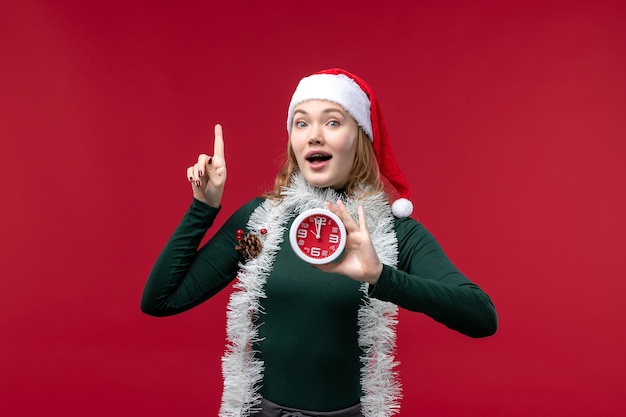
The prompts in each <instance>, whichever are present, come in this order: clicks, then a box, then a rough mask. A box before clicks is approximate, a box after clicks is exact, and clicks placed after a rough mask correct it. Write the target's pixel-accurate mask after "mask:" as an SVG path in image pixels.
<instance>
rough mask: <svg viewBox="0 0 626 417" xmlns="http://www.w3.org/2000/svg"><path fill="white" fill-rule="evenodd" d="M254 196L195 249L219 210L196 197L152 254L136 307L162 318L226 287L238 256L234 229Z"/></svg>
mask: <svg viewBox="0 0 626 417" xmlns="http://www.w3.org/2000/svg"><path fill="white" fill-rule="evenodd" d="M260 201H261V200H260V199H255V200H253V201H251V202H250V203H248V204H246V205H245V206H243V207H242V208H241V209H239V210H238V211H237V212H236V213H235V214H233V215H232V216H231V217H230V218H229V219H228V220H227V221H226V223H224V225H223V226H222V227H221V228H220V230H219V231H218V232H217V233H216V234H215V236H213V237H212V238H211V239H210V240H209V242H208V243H207V244H206V245H204V246H203V247H202V248H201V249H200V250H199V251H198V250H197V248H198V245H199V244H200V242H201V240H202V238H203V237H204V235H205V233H206V231H207V230H208V228H209V227H210V226H211V225H212V224H213V221H214V219H215V216H216V215H217V213H218V211H219V209H215V208H213V207H211V206H209V205H207V204H204V203H202V202H200V201H198V200H196V199H194V201H193V203H192V204H191V206H190V207H189V210H188V211H187V213H186V214H185V216H184V217H183V219H182V221H181V222H180V224H179V225H178V227H177V228H176V230H175V231H174V233H173V234H172V236H171V237H170V239H169V241H168V242H167V244H166V245H165V248H164V249H163V251H162V252H161V254H160V255H159V257H158V258H157V260H156V262H155V264H154V267H153V268H152V271H151V273H150V276H149V277H148V281H147V283H146V286H145V288H144V292H143V297H142V299H141V310H142V311H143V312H144V313H146V314H149V315H152V316H168V315H173V314H177V313H181V312H183V311H186V310H189V309H190V308H192V307H195V306H197V305H198V304H201V303H202V302H204V301H206V300H208V299H209V298H210V297H212V296H213V295H215V294H217V293H218V292H219V291H220V290H222V289H223V288H224V287H226V286H227V285H228V284H229V283H230V282H231V281H232V280H233V279H234V278H235V276H236V274H237V271H238V269H239V262H240V261H241V256H240V254H239V252H237V251H236V250H235V245H236V243H237V241H236V230H237V229H238V228H245V226H246V223H247V221H248V218H249V217H250V213H251V212H252V211H253V210H254V208H256V206H257V205H258V204H259V202H260Z"/></svg>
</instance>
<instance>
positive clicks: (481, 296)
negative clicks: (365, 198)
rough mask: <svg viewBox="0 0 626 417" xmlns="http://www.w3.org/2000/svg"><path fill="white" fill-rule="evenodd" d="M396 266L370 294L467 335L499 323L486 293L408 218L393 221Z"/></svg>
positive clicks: (491, 331) (485, 331)
mask: <svg viewBox="0 0 626 417" xmlns="http://www.w3.org/2000/svg"><path fill="white" fill-rule="evenodd" d="M396 230H397V233H398V246H399V265H398V270H394V269H393V268H391V267H389V266H387V265H385V266H384V267H383V271H382V273H381V275H380V277H379V279H378V282H377V283H376V285H375V286H373V287H371V289H370V296H372V297H375V298H378V299H380V300H383V301H389V302H392V303H394V304H397V305H398V306H400V307H402V308H405V309H407V310H411V311H416V312H421V313H424V314H426V315H428V316H430V317H432V318H433V319H435V320H437V321H438V322H440V323H443V324H445V325H446V326H448V327H449V328H451V329H453V330H456V331H459V332H461V333H463V334H465V335H467V336H471V337H485V336H490V335H493V334H494V333H495V332H496V329H497V327H498V318H497V314H496V310H495V308H494V306H493V303H492V302H491V299H490V298H489V296H488V295H487V294H486V293H485V292H483V291H482V290H481V289H480V288H479V287H478V286H477V285H476V284H474V283H472V282H471V281H470V280H468V279H467V278H466V277H465V276H464V275H463V274H461V272H459V270H458V269H457V268H456V267H455V266H454V265H453V264H452V263H451V262H450V260H449V259H448V258H447V256H446V255H445V253H444V252H443V250H442V249H441V247H440V246H439V244H438V243H437V241H436V240H435V238H434V237H433V236H432V235H431V234H430V233H429V232H428V231H427V230H426V229H425V228H424V227H423V226H422V225H421V224H419V223H417V222H416V221H415V220H413V219H411V218H405V219H399V220H397V221H396Z"/></svg>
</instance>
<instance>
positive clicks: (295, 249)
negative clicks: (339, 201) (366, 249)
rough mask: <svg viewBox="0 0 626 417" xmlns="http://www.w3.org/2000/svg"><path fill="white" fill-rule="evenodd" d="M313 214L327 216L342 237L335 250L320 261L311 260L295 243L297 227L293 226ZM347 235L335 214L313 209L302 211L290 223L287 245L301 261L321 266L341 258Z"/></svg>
mask: <svg viewBox="0 0 626 417" xmlns="http://www.w3.org/2000/svg"><path fill="white" fill-rule="evenodd" d="M315 214H322V215H324V216H328V217H330V218H332V219H333V220H334V221H335V223H337V225H338V226H339V232H340V234H341V236H342V238H341V240H340V241H339V247H338V248H337V250H336V251H335V252H333V253H332V254H331V255H329V256H327V257H326V258H321V259H319V258H311V257H309V256H308V255H306V254H305V253H304V252H302V251H301V250H300V247H299V245H298V242H297V237H296V234H297V229H298V228H297V227H296V228H294V225H296V224H299V223H301V222H302V220H304V219H305V218H307V217H310V216H313V215H315ZM347 235H348V234H347V232H346V226H345V225H344V224H343V221H342V220H341V219H340V218H339V216H337V215H336V214H335V213H333V212H332V211H330V210H328V209H324V208H313V209H308V210H304V211H303V212H302V213H300V214H299V215H298V216H297V217H296V218H295V219H294V220H293V223H291V228H290V229H289V243H290V245H291V249H292V250H293V252H294V253H295V254H296V255H297V256H298V257H299V258H300V259H302V260H303V261H305V262H308V263H310V264H314V265H323V264H329V263H331V262H333V261H334V260H335V259H337V258H338V257H339V256H341V254H342V253H343V251H344V249H345V247H346V239H347Z"/></svg>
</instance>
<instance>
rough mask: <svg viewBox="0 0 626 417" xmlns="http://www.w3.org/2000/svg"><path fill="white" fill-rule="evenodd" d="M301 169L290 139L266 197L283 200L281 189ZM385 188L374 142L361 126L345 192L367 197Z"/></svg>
mask: <svg viewBox="0 0 626 417" xmlns="http://www.w3.org/2000/svg"><path fill="white" fill-rule="evenodd" d="M299 171H300V169H299V168H298V162H297V161H296V155H295V154H294V153H293V148H292V147H291V140H290V141H289V143H288V144H287V160H286V161H285V163H284V166H283V168H282V169H281V170H280V171H279V172H278V175H276V179H275V180H274V189H273V190H272V191H270V192H268V193H266V194H265V197H266V198H269V199H271V200H282V196H281V194H280V192H281V189H282V188H283V187H286V186H288V185H289V182H290V181H291V176H292V175H293V174H295V173H296V172H299ZM383 190H384V184H383V182H382V180H381V178H380V171H379V169H378V161H377V160H376V154H375V153H374V148H373V147H372V142H371V141H370V139H369V137H368V136H367V135H366V134H365V132H364V131H363V129H362V128H361V127H359V130H358V135H357V147H356V154H355V156H354V161H353V162H352V169H351V170H350V175H349V178H348V183H347V184H346V189H345V192H346V193H347V194H348V195H349V196H361V197H365V196H368V195H372V194H375V193H378V192H381V191H383Z"/></svg>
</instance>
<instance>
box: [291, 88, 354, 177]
mask: <svg viewBox="0 0 626 417" xmlns="http://www.w3.org/2000/svg"><path fill="white" fill-rule="evenodd" d="M357 136H358V126H357V124H356V121H355V120H354V119H353V118H352V117H351V116H350V115H349V114H348V112H346V110H345V109H344V108H343V107H341V106H340V105H338V104H335V103H332V102H330V101H326V100H308V101H305V102H302V103H300V104H298V105H297V106H296V108H295V109H294V116H293V125H292V126H291V136H290V138H289V140H290V141H291V148H292V150H293V152H294V154H295V156H296V161H297V162H298V168H299V169H300V172H302V175H303V176H304V178H305V179H306V180H307V181H308V182H309V183H310V184H311V185H314V186H316V187H331V188H334V189H340V188H343V187H345V185H346V184H347V183H348V177H349V175H350V171H351V169H352V163H353V162H354V158H355V155H356V148H357Z"/></svg>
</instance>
